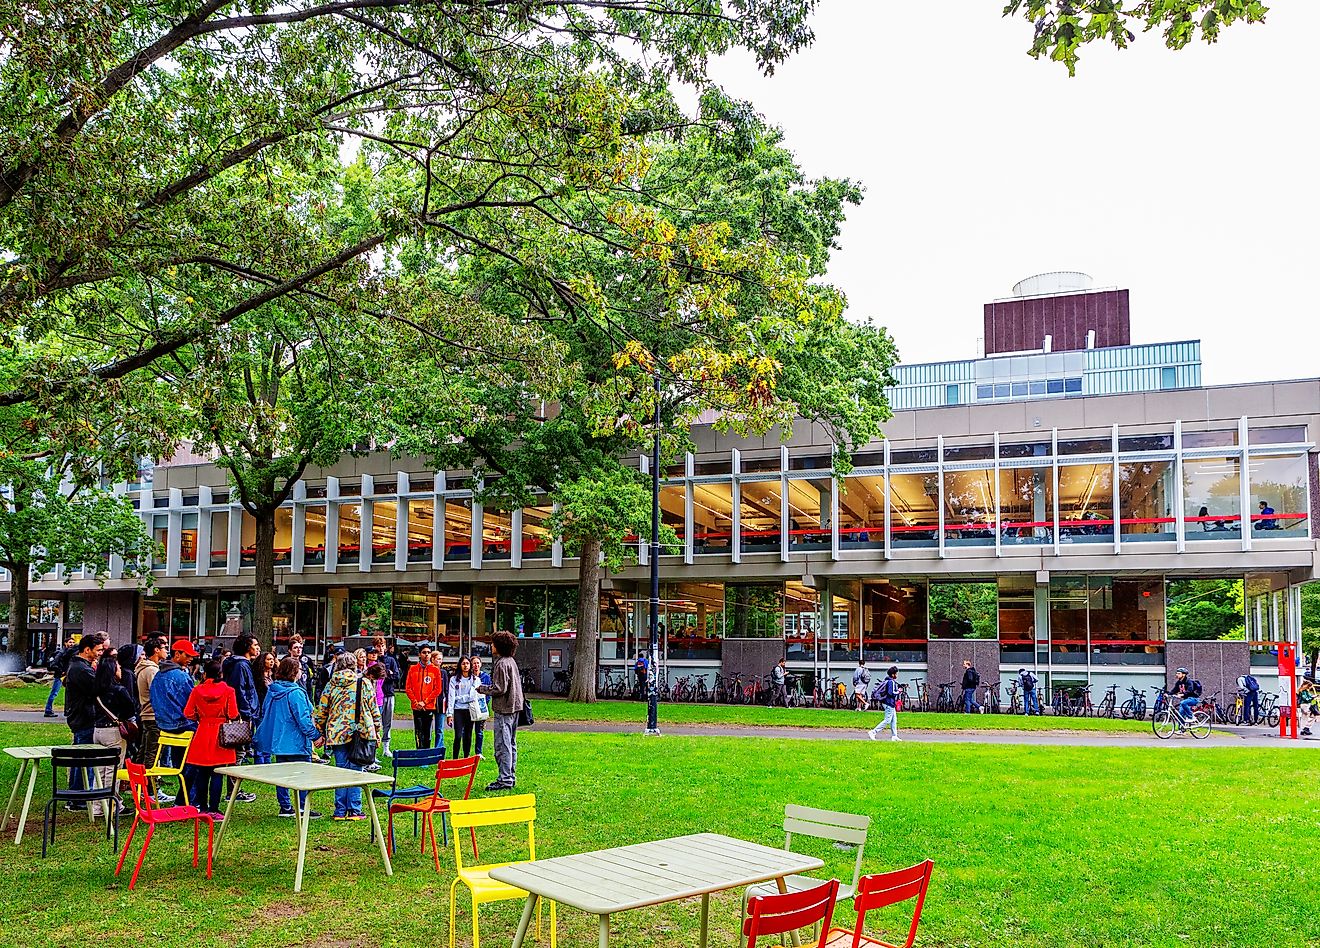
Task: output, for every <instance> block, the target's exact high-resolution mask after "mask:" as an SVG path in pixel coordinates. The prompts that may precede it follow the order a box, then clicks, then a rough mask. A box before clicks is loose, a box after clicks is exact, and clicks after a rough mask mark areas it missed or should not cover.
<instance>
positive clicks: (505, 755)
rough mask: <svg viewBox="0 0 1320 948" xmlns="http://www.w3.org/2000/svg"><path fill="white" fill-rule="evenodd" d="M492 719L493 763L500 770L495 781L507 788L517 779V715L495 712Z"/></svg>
mask: <svg viewBox="0 0 1320 948" xmlns="http://www.w3.org/2000/svg"><path fill="white" fill-rule="evenodd" d="M494 721H495V765H496V766H497V767H498V768H499V771H500V773H499V776H498V777H497V778H496V779H495V783H496V784H497V785H498V786H500V787H504V788H508V787H512V786H513V785H514V784H515V783H516V782H517V779H518V774H517V772H518V715H516V714H500V713H498V712H497V713H496V714H495V717H494Z"/></svg>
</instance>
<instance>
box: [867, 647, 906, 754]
mask: <svg viewBox="0 0 1320 948" xmlns="http://www.w3.org/2000/svg"><path fill="white" fill-rule="evenodd" d="M901 693H902V692H901V691H900V690H899V687H898V666H897V665H890V666H889V671H888V672H886V673H885V680H884V681H883V682H881V683H880V706H881V707H882V708H884V709H885V716H884V719H883V720H881V722H880V723H879V724H877V725H876V726H875V727H873V728H871V730H870V732H869V733H870V735H871V740H873V741H878V740H879V739H880V732H881V731H883V730H884V729H885V728H889V739H890V740H891V741H901V740H902V738H901V737H899V736H898V698H899V695H900V694H901Z"/></svg>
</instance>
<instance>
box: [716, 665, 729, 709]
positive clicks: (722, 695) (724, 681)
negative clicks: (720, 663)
mask: <svg viewBox="0 0 1320 948" xmlns="http://www.w3.org/2000/svg"><path fill="white" fill-rule="evenodd" d="M713 697H714V700H715V702H716V703H717V704H732V703H733V682H732V681H731V680H730V679H728V678H725V677H724V676H723V675H721V674H720V673H719V672H716V673H715V690H714V693H713Z"/></svg>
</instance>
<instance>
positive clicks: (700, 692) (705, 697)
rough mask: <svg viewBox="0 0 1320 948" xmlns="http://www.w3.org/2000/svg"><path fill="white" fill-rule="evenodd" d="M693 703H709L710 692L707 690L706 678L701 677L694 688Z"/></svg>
mask: <svg viewBox="0 0 1320 948" xmlns="http://www.w3.org/2000/svg"><path fill="white" fill-rule="evenodd" d="M692 700H693V701H709V700H710V691H709V690H708V689H707V688H706V676H705V675H701V676H699V677H698V678H697V683H696V684H695V685H694V686H693V687H692Z"/></svg>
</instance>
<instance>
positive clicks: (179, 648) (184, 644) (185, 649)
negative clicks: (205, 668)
mask: <svg viewBox="0 0 1320 948" xmlns="http://www.w3.org/2000/svg"><path fill="white" fill-rule="evenodd" d="M170 651H172V652H182V653H183V654H184V655H187V656H188V657H189V658H196V657H197V649H195V648H193V644H192V643H191V642H189V641H188V640H187V639H175V640H174V642H173V644H171V645H170Z"/></svg>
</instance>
